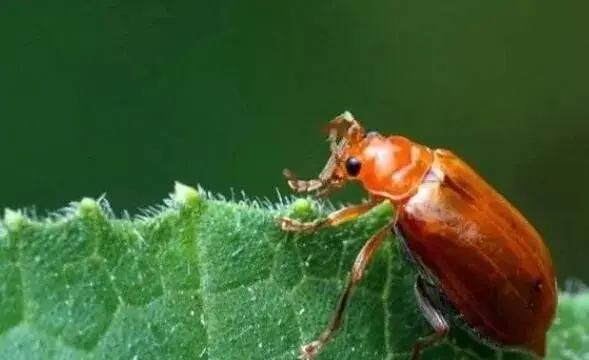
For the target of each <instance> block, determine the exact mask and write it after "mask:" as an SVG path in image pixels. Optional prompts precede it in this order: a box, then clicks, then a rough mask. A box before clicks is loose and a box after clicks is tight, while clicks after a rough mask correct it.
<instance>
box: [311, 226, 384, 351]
mask: <svg viewBox="0 0 589 360" xmlns="http://www.w3.org/2000/svg"><path fill="white" fill-rule="evenodd" d="M391 225H392V223H389V224H387V225H386V226H383V227H382V228H381V229H380V230H378V232H377V233H376V234H374V235H373V236H372V237H371V238H370V239H369V240H368V241H367V242H366V243H365V244H364V246H363V247H362V249H361V250H360V252H359V253H358V255H357V256H356V260H355V261H354V266H353V267H352V271H351V273H350V275H349V276H348V280H347V282H346V286H345V288H344V290H343V291H342V292H341V294H340V297H339V301H338V303H337V306H336V308H335V313H334V315H333V318H332V319H331V322H330V323H329V325H328V326H327V328H326V329H325V330H324V331H323V333H321V335H320V336H319V337H318V338H317V340H315V341H312V342H310V343H308V344H306V345H303V346H302V347H301V356H300V359H304V360H311V359H313V357H314V356H315V355H317V352H319V350H320V349H321V348H322V347H323V346H324V345H325V344H326V343H327V342H328V341H329V340H331V338H332V337H333V335H334V334H335V333H336V332H337V331H338V330H339V328H340V327H341V324H342V320H343V317H344V313H345V311H346V307H347V305H348V302H349V300H350V297H351V295H352V293H353V291H354V289H355V287H356V285H358V283H359V282H360V281H361V280H362V278H363V276H364V270H365V269H366V266H367V265H368V263H370V260H371V259H372V257H373V255H374V253H375V251H376V250H377V249H378V248H379V246H380V245H381V244H382V241H383V240H384V239H385V238H386V235H387V234H388V233H389V231H390V227H391Z"/></svg>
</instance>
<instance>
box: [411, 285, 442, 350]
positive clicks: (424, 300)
mask: <svg viewBox="0 0 589 360" xmlns="http://www.w3.org/2000/svg"><path fill="white" fill-rule="evenodd" d="M414 291H415V298H416V299H417V303H418V304H419V308H420V309H421V312H422V313H423V316H424V317H425V319H426V320H427V322H429V323H430V325H431V326H432V327H433V328H434V330H435V332H434V333H433V334H431V335H428V336H424V337H422V338H419V339H417V341H416V342H415V344H414V345H413V353H412V354H411V360H419V359H421V352H422V351H423V350H425V349H427V348H428V347H431V346H434V345H436V343H438V342H439V341H441V340H442V339H443V338H444V337H445V336H446V335H447V334H448V332H449V331H450V327H449V326H448V322H447V321H446V319H445V318H444V316H443V315H442V314H441V313H440V312H439V311H438V310H437V309H436V308H435V307H434V306H433V304H432V302H431V301H430V299H429V298H428V295H427V293H426V289H425V284H424V282H423V278H422V277H421V276H418V277H417V280H416V281H415V286H414Z"/></svg>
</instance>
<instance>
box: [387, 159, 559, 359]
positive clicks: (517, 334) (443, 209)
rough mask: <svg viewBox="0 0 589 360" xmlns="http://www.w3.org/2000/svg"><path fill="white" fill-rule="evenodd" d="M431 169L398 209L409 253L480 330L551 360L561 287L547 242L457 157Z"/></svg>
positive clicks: (508, 343) (443, 161) (400, 225)
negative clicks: (548, 341)
mask: <svg viewBox="0 0 589 360" xmlns="http://www.w3.org/2000/svg"><path fill="white" fill-rule="evenodd" d="M431 172H432V174H431V176H428V177H426V179H425V180H424V182H423V183H422V184H421V185H420V186H419V188H418V190H417V193H416V194H415V195H413V196H412V197H410V198H409V199H407V200H406V202H404V204H403V205H402V206H401V207H400V208H399V210H398V211H399V221H398V225H397V226H399V228H400V229H401V230H402V232H403V235H404V237H405V241H406V244H407V248H408V249H409V251H410V252H411V254H412V256H413V257H414V258H415V260H416V261H417V262H418V263H420V264H422V266H423V267H425V268H426V271H427V272H429V273H431V274H432V277H434V278H435V279H436V280H437V282H438V283H439V286H440V288H441V289H442V290H443V291H444V293H445V294H446V295H447V297H448V299H449V301H450V302H451V303H452V305H453V306H454V307H455V308H456V309H457V310H458V311H459V312H460V313H461V315H462V317H463V319H464V320H465V322H466V323H467V324H468V325H469V326H471V327H472V328H473V329H474V330H476V332H478V333H479V334H481V335H482V336H484V337H486V338H488V339H489V340H491V341H492V342H496V343H498V344H501V345H504V346H507V347H519V348H522V349H527V350H529V351H532V352H534V353H535V354H537V355H538V356H541V357H543V356H544V353H545V336H546V331H547V330H548V327H549V326H550V323H551V322H552V318H553V317H554V313H555V309H556V290H555V282H554V274H553V272H552V271H553V270H552V263H551V260H550V256H549V253H548V250H547V249H546V247H545V245H544V243H543V241H542V238H541V237H540V235H539V234H538V233H537V232H536V231H535V230H534V229H533V227H532V226H531V225H530V224H529V223H528V222H527V221H526V220H525V219H524V218H523V216H521V214H519V212H518V211H517V210H516V209H515V208H513V206H511V205H510V204H509V203H508V202H507V201H506V200H505V199H504V198H503V197H502V196H501V195H499V194H498V193H497V192H496V191H495V190H494V189H493V188H491V187H490V186H489V185H488V184H487V183H486V182H485V181H484V180H483V179H482V178H480V177H479V176H478V175H477V174H476V173H475V172H474V171H473V170H472V169H471V168H470V167H469V166H468V165H466V164H465V163H464V162H462V161H461V160H460V159H458V158H457V157H455V156H454V155H453V154H452V153H450V152H447V151H440V150H438V151H436V160H435V162H434V165H433V166H432V170H431Z"/></svg>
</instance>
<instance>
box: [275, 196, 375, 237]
mask: <svg viewBox="0 0 589 360" xmlns="http://www.w3.org/2000/svg"><path fill="white" fill-rule="evenodd" d="M379 203H380V201H379V199H376V198H371V199H370V200H369V201H368V202H366V203H363V204H359V205H352V206H348V207H345V208H343V209H340V210H336V211H334V212H332V213H331V214H329V215H327V216H325V217H323V218H318V219H315V220H313V221H307V222H301V221H298V220H295V219H291V218H289V217H279V218H278V220H279V221H280V226H281V227H282V230H284V231H292V232H308V231H313V230H317V229H319V228H322V227H330V226H336V225H339V224H341V223H344V222H346V221H350V220H353V219H355V218H357V217H359V216H362V215H363V214H365V213H367V212H368V211H370V210H371V209H372V208H374V207H375V206H376V205H378V204H379Z"/></svg>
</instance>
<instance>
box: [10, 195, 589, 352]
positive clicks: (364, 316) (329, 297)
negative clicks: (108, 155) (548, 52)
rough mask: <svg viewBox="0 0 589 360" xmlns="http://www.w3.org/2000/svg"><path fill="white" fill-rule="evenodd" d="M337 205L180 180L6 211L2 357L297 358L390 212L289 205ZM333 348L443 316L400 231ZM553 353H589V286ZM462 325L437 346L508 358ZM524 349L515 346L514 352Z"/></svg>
mask: <svg viewBox="0 0 589 360" xmlns="http://www.w3.org/2000/svg"><path fill="white" fill-rule="evenodd" d="M329 210H330V206H329V205H325V204H318V203H314V202H312V201H310V200H307V199H298V200H296V201H294V202H292V200H285V199H282V200H281V203H280V204H270V203H260V202H256V201H247V200H244V201H239V202H237V201H224V200H222V199H219V198H215V197H213V196H211V195H210V194H207V193H206V192H205V191H203V190H199V191H197V190H194V189H192V188H189V187H186V186H184V185H181V184H177V186H176V191H175V193H174V194H172V196H171V198H170V199H168V200H166V201H165V204H164V205H163V206H161V207H159V208H157V209H150V210H149V211H146V212H145V214H144V215H142V216H139V217H135V218H130V217H123V218H115V216H114V215H113V214H112V212H111V211H110V209H109V207H108V204H107V202H106V201H105V200H104V199H99V200H92V199H83V200H82V201H80V202H77V203H72V204H71V205H70V206H69V207H67V208H66V209H63V210H61V211H60V212H59V213H58V214H54V215H52V216H51V217H49V218H46V219H34V218H32V217H29V216H27V215H26V214H25V213H24V212H22V211H11V210H6V212H5V216H4V219H3V221H2V224H1V226H0V359H138V360H143V359H280V360H286V359H295V358H296V356H297V352H298V348H299V346H300V345H301V344H302V343H304V342H308V341H311V340H313V339H314V338H315V337H316V336H317V335H318V334H319V333H320V332H321V331H322V330H323V328H324V327H325V325H326V324H327V322H328V321H329V319H330V317H331V314H332V311H333V309H334V307H335V303H336V301H337V297H338V294H339V291H340V289H341V287H342V285H343V280H344V278H345V277H346V275H347V273H348V271H349V269H350V268H351V264H352V262H353V259H354V257H355V255H356V253H357V252H358V250H359V249H360V247H361V246H362V245H363V243H364V241H365V240H366V239H367V238H368V237H369V235H370V234H371V233H373V232H374V231H375V230H376V229H377V228H379V227H380V226H381V225H383V224H384V223H385V222H386V221H387V219H389V218H390V215H391V209H390V208H389V207H387V206H380V207H378V208H376V209H375V210H373V211H372V212H371V213H370V214H368V215H366V216H364V217H361V218H360V219H359V220H357V221H353V222H350V223H347V224H345V225H342V226H339V227H337V228H334V229H325V230H321V231H319V232H317V233H315V234H313V235H306V236H293V235H291V234H286V233H284V232H282V231H281V230H280V229H279V227H278V226H277V224H276V222H275V217H276V216H277V215H279V214H280V215H285V214H294V216H298V217H302V218H314V217H317V216H319V215H320V214H325V213H326V212H327V211H329ZM388 240H389V241H387V242H386V243H385V244H384V245H383V247H382V248H381V249H380V250H379V252H378V253H377V255H376V259H375V260H374V261H373V263H371V265H370V267H369V269H368V272H367V275H366V278H365V281H364V282H363V283H362V285H361V286H360V287H359V288H358V290H357V291H356V292H355V294H354V296H353V297H352V300H351V303H350V308H349V311H348V313H347V314H348V315H347V318H346V321H345V323H344V325H343V328H342V330H341V331H340V332H339V333H338V334H337V336H336V337H335V339H334V340H333V341H332V342H330V343H329V344H328V345H327V346H326V347H325V348H324V351H322V352H321V354H320V356H318V357H317V360H321V359H393V358H394V359H402V358H406V357H407V354H408V352H409V351H410V349H411V346H412V344H413V342H414V341H415V339H416V338H417V337H419V336H423V335H426V334H429V333H430V332H431V329H430V328H429V326H428V325H427V324H426V322H425V320H424V319H423V317H422V316H421V314H420V313H419V311H418V309H417V307H416V304H415V300H414V298H413V294H412V284H413V278H414V273H413V271H412V270H411V269H410V268H408V267H407V265H406V264H405V263H404V262H403V261H401V259H400V257H399V254H398V253H397V248H396V246H395V241H394V239H393V238H392V237H391V238H390V239H388ZM549 352H550V355H549V359H556V360H559V359H563V360H564V359H579V360H580V359H589V293H587V292H585V293H579V294H569V293H563V294H562V295H561V297H560V305H559V311H558V318H557V320H556V322H555V325H554V327H553V328H552V330H551V332H550V337H549ZM497 358H498V357H497V355H496V353H495V351H494V350H491V349H489V348H488V347H486V346H485V345H481V344H479V343H477V342H476V341H475V340H473V338H471V337H470V336H469V335H467V334H465V333H463V332H461V330H459V329H458V328H453V331H452V336H451V337H450V340H448V341H446V342H445V343H444V344H443V345H442V346H440V347H437V348H435V349H433V350H430V351H427V352H426V354H425V356H424V360H425V359H442V360H443V359H497ZM517 358H519V359H523V358H525V357H524V356H523V355H517V354H516V355H513V354H508V353H506V354H505V356H504V357H503V359H517Z"/></svg>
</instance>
